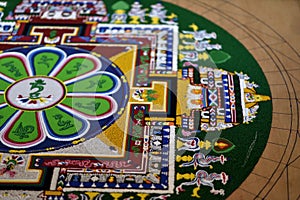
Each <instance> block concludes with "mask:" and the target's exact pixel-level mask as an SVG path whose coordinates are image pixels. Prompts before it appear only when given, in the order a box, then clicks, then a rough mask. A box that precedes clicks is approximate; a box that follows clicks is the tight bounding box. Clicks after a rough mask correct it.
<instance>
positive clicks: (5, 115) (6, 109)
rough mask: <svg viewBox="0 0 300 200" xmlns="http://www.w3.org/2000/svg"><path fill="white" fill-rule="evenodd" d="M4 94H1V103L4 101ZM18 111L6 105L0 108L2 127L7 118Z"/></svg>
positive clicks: (0, 123)
mask: <svg viewBox="0 0 300 200" xmlns="http://www.w3.org/2000/svg"><path fill="white" fill-rule="evenodd" d="M2 96H3V95H1V96H0V98H1V103H2V101H3V97H2ZM1 103H0V104H1ZM15 112H16V110H15V109H13V108H11V107H9V106H6V107H3V108H1V109H0V127H2V126H3V125H4V124H5V123H6V122H7V120H9V119H10V118H11V116H12V115H13V114H14V113H15Z"/></svg>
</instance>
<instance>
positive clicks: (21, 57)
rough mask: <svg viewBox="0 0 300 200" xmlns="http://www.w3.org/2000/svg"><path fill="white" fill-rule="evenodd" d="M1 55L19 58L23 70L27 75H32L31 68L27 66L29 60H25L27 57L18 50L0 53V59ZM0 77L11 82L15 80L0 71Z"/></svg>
mask: <svg viewBox="0 0 300 200" xmlns="http://www.w3.org/2000/svg"><path fill="white" fill-rule="evenodd" d="M3 57H13V58H19V59H21V61H22V62H23V65H24V68H25V71H26V72H27V75H28V76H33V72H32V70H31V68H30V66H29V62H28V60H27V57H26V56H25V55H24V54H21V53H18V52H5V53H2V54H0V59H1V58H3ZM0 77H1V78H2V79H4V80H6V81H8V82H10V83H13V82H15V81H16V80H14V79H12V78H10V77H8V76H6V75H5V74H3V73H1V72H0Z"/></svg>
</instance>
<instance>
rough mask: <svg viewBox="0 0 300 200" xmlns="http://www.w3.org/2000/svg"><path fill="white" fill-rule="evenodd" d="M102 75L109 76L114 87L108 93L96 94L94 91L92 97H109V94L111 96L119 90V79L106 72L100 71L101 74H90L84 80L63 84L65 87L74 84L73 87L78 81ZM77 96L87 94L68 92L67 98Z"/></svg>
mask: <svg viewBox="0 0 300 200" xmlns="http://www.w3.org/2000/svg"><path fill="white" fill-rule="evenodd" d="M102 74H105V75H108V76H111V77H112V78H113V79H114V81H115V82H116V85H115V86H114V87H113V89H112V90H111V91H109V92H98V93H97V92H96V91H95V93H93V94H92V95H94V96H104V95H110V94H113V93H115V92H117V91H118V90H119V89H120V87H121V80H120V79H119V77H118V76H116V75H114V74H113V73H110V72H106V71H101V72H97V73H94V74H91V75H89V76H88V77H86V78H84V79H79V80H76V79H74V80H73V81H72V82H69V83H68V84H66V83H65V84H66V85H67V86H68V85H71V84H74V85H76V84H80V81H84V80H85V79H88V78H91V77H93V76H97V75H102ZM78 94H79V95H83V96H84V95H89V92H87V93H83V92H82V93H77V92H70V93H68V94H67V96H76V95H78Z"/></svg>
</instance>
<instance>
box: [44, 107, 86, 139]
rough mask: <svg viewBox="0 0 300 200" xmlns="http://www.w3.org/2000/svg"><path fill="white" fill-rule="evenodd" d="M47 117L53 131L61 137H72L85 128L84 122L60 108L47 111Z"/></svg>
mask: <svg viewBox="0 0 300 200" xmlns="http://www.w3.org/2000/svg"><path fill="white" fill-rule="evenodd" d="M44 113H45V117H46V121H47V123H48V125H49V126H50V128H51V131H52V132H54V133H55V134H56V135H59V136H70V135H74V134H76V135H77V133H78V131H80V130H81V129H82V128H83V122H82V121H80V120H78V119H76V118H74V116H73V115H72V114H70V113H66V112H64V111H62V110H60V109H58V108H52V109H49V110H46V111H45V112H44Z"/></svg>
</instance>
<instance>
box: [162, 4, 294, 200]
mask: <svg viewBox="0 0 300 200" xmlns="http://www.w3.org/2000/svg"><path fill="white" fill-rule="evenodd" d="M165 1H166V2H171V3H175V4H177V5H179V6H181V7H184V8H187V9H189V10H191V11H194V12H196V13H197V14H199V15H201V16H203V17H205V18H207V19H209V20H211V21H212V22H214V23H215V24H217V25H219V26H220V27H222V28H224V29H225V30H227V31H228V32H229V33H230V34H232V35H233V36H235V37H236V38H237V39H238V40H239V41H240V42H241V43H242V44H243V45H244V46H245V47H246V48H247V49H248V50H249V51H250V52H251V53H252V55H253V56H254V57H255V59H256V60H257V61H258V63H259V64H260V66H261V67H262V69H263V71H264V73H265V75H266V77H267V79H268V82H269V85H270V88H271V91H272V101H273V123H272V129H271V133H270V137H269V141H268V144H267V146H266V149H265V151H264V153H263V155H262V156H261V158H260V160H259V162H258V163H257V165H256V167H255V168H254V170H253V171H252V173H251V175H250V176H249V177H248V178H247V179H246V180H245V181H244V182H243V184H242V185H241V186H240V187H239V188H238V189H237V190H236V191H235V192H234V193H233V194H232V195H231V196H230V197H229V199H231V200H236V199H238V200H241V199H242V200H248V199H270V200H277V199H278V200H279V199H280V200H286V199H291V200H296V199H300V190H299V185H300V143H299V136H300V132H299V126H300V120H299V119H300V118H299V115H300V111H299V109H300V100H299V97H300V42H299V41H300V1H298V0H276V1H275V0H263V1H261V0H231V1H223V0H189V1H182V0H181V1H180V0H165Z"/></svg>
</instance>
